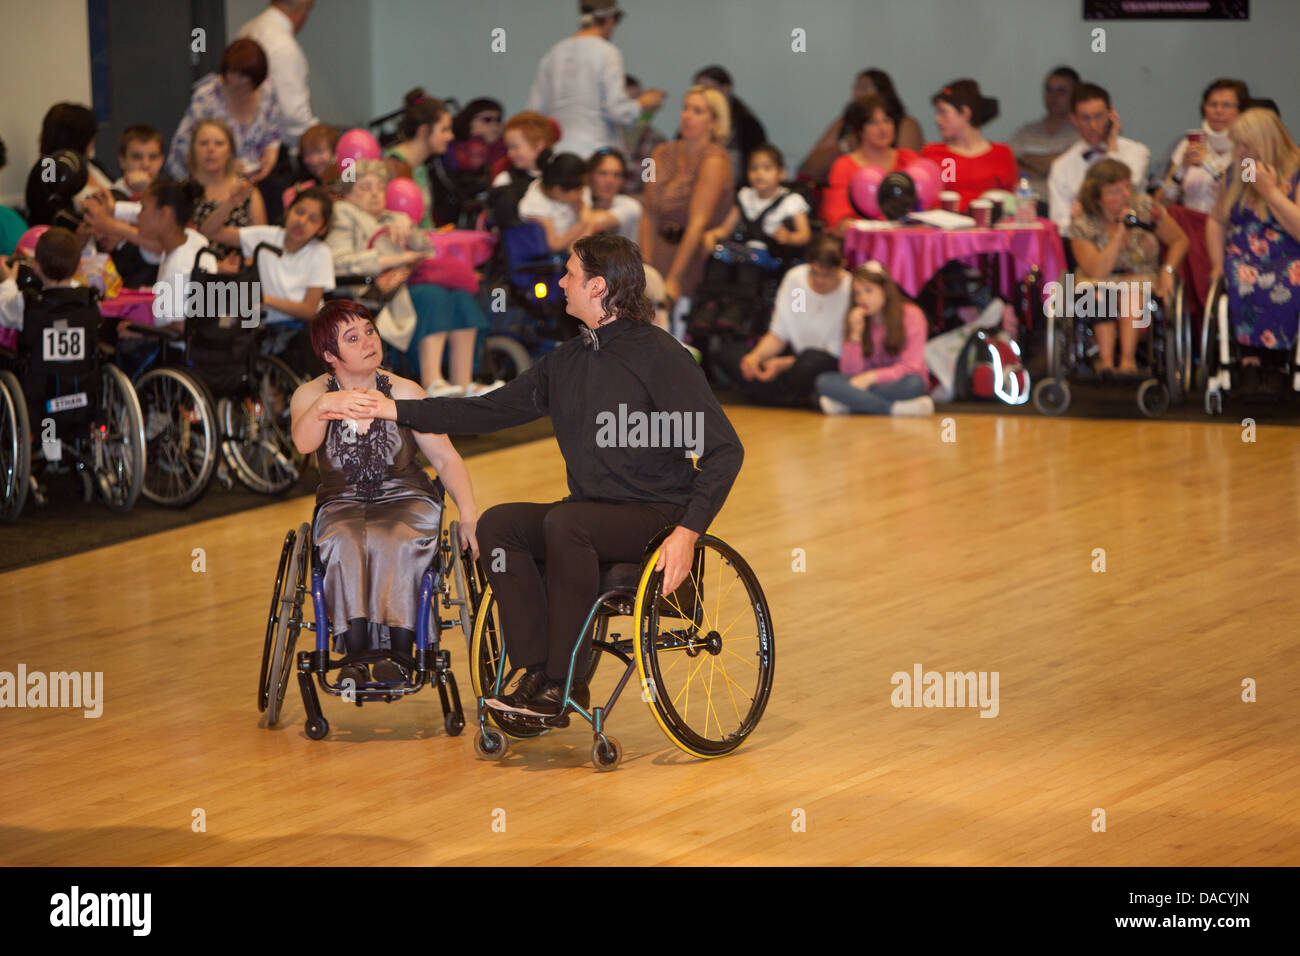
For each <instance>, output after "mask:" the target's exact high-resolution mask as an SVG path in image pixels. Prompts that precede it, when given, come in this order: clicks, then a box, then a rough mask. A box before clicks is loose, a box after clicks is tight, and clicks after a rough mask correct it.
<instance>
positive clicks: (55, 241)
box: [0, 226, 82, 330]
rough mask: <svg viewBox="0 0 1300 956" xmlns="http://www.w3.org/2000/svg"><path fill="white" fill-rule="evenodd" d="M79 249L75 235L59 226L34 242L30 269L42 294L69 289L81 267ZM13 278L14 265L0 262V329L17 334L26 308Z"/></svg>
mask: <svg viewBox="0 0 1300 956" xmlns="http://www.w3.org/2000/svg"><path fill="white" fill-rule="evenodd" d="M81 245H82V244H81V240H79V239H78V238H77V237H76V234H75V233H73V232H71V231H69V230H67V229H64V228H63V227H62V226H54V227H52V228H50V229H47V230H46V231H45V233H44V235H42V236H41V238H40V239H38V240H37V241H36V264H35V266H34V267H33V269H34V271H35V272H36V275H37V277H38V278H39V279H40V280H41V283H42V285H43V287H44V291H45V293H46V294H48V293H49V292H50V291H51V290H54V289H71V288H73V284H72V277H73V276H74V275H76V272H77V266H78V265H79V264H80V263H81ZM17 275H18V266H17V264H14V265H10V264H9V260H7V259H0V328H6V329H19V330H21V329H22V327H23V313H24V311H25V310H26V304H25V302H24V301H23V293H22V290H21V289H19V288H18V282H17V281H16V277H17Z"/></svg>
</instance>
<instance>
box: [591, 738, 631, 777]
mask: <svg viewBox="0 0 1300 956" xmlns="http://www.w3.org/2000/svg"><path fill="white" fill-rule="evenodd" d="M622 759H623V748H622V747H620V746H619V745H618V741H617V740H615V739H614V738H613V737H597V738H596V742H595V743H594V744H592V745H591V762H592V763H594V764H595V765H596V769H597V770H598V771H600V772H602V773H603V772H605V771H608V770H613V769H614V768H615V767H617V766H618V762H619V761H620V760H622Z"/></svg>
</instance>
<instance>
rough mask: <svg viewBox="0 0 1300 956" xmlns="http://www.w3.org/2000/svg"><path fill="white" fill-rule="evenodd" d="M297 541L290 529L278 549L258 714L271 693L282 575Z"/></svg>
mask: <svg viewBox="0 0 1300 956" xmlns="http://www.w3.org/2000/svg"><path fill="white" fill-rule="evenodd" d="M297 540H298V532H297V531H295V530H294V529H292V528H290V529H289V530H288V531H287V532H286V533H285V535H284V546H283V547H282V548H281V549H280V564H279V566H277V567H276V569H275V586H274V587H273V588H272V589H271V610H270V611H269V612H268V613H267V615H266V640H265V642H264V643H263V645H262V671H261V673H260V674H259V675H258V677H257V711H258V713H264V712H265V711H266V703H267V698H268V697H269V696H270V692H271V683H270V681H269V680H267V677H268V676H269V675H270V673H271V651H272V650H273V649H274V648H275V629H276V625H278V624H279V623H280V613H279V612H280V601H281V599H282V598H283V597H284V573H285V571H286V570H288V567H289V559H290V557H292V555H293V550H294V547H293V546H294V542H295V541H297Z"/></svg>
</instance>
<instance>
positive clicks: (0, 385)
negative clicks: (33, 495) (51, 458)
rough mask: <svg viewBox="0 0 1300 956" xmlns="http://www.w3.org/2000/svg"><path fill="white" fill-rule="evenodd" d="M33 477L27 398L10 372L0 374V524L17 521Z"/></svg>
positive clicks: (0, 372)
mask: <svg viewBox="0 0 1300 956" xmlns="http://www.w3.org/2000/svg"><path fill="white" fill-rule="evenodd" d="M31 475H32V429H31V423H30V422H29V421H28V420H27V398H26V397H25V396H24V395H23V389H22V386H21V385H19V384H18V379H17V377H16V376H15V375H14V374H13V373H12V372H5V371H0V521H17V520H18V516H19V515H20V514H22V513H23V504H24V503H25V502H26V501H27V486H28V485H29V484H30V483H31Z"/></svg>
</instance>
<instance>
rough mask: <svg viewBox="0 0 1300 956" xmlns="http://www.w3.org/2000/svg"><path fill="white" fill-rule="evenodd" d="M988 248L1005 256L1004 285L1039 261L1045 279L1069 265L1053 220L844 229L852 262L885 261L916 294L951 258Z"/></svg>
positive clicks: (903, 286)
mask: <svg viewBox="0 0 1300 956" xmlns="http://www.w3.org/2000/svg"><path fill="white" fill-rule="evenodd" d="M983 252H993V253H1008V254H1007V255H1004V256H1001V257H1000V258H1001V261H1002V286H1003V288H1004V289H1006V288H1010V286H1011V285H1012V283H1013V282H1019V281H1020V280H1021V279H1023V278H1024V277H1025V275H1026V274H1027V273H1028V272H1029V270H1030V269H1031V268H1032V267H1034V266H1038V268H1039V271H1041V272H1042V274H1043V279H1044V281H1048V282H1051V281H1055V279H1056V277H1057V276H1059V275H1060V274H1061V273H1062V272H1063V271H1065V247H1064V246H1062V244H1061V236H1060V234H1059V233H1058V232H1057V230H1056V226H1055V224H1054V223H1052V222H1051V221H1050V220H1047V219H1039V220H1038V225H1037V226H1026V227H1023V228H1018V229H998V228H994V229H935V228H933V227H931V226H904V227H902V228H899V229H854V228H851V227H850V228H849V229H848V230H846V231H845V233H844V258H845V260H846V261H847V262H848V265H849V267H850V268H855V267H857V266H860V265H861V264H862V263H864V262H866V261H868V260H869V259H875V260H876V261H877V262H880V263H883V264H884V265H885V267H886V268H888V269H889V272H890V274H891V275H892V276H893V277H894V281H895V282H897V283H898V285H899V288H901V289H902V290H903V291H904V292H906V293H907V294H908V295H910V296H912V297H913V298H915V297H916V295H917V294H918V293H919V292H920V291H921V287H922V286H924V285H925V283H926V282H927V281H929V279H930V277H931V276H932V275H934V274H935V273H936V272H938V271H939V269H941V268H942V267H943V265H944V263H946V262H948V261H949V260H952V259H961V258H964V257H966V256H974V255H979V254H980V253H983Z"/></svg>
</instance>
